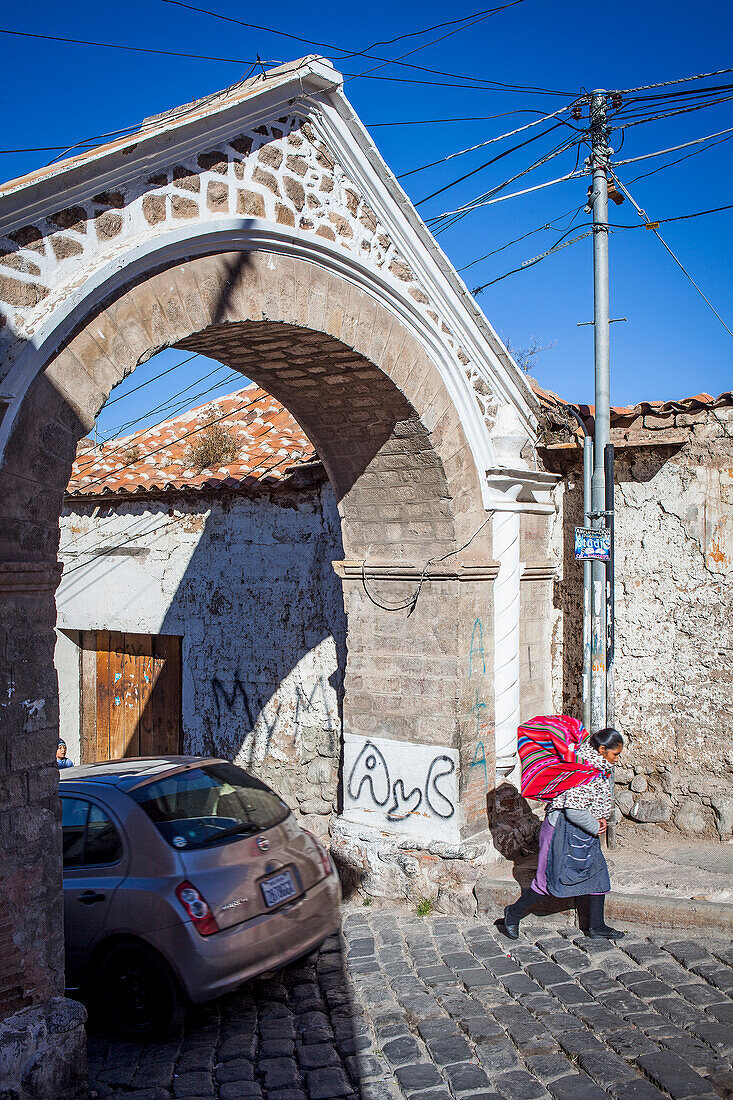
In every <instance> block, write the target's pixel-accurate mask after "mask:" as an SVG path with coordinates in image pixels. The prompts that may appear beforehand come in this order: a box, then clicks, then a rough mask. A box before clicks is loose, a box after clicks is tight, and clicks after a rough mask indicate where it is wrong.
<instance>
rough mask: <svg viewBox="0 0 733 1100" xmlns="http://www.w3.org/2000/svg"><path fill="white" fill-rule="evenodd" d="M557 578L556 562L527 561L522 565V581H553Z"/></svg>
mask: <svg viewBox="0 0 733 1100" xmlns="http://www.w3.org/2000/svg"><path fill="white" fill-rule="evenodd" d="M556 576H557V565H556V563H555V562H554V561H526V562H524V563H523V565H522V575H521V577H520V578H519V579H520V580H521V581H552V580H554V579H555V577H556Z"/></svg>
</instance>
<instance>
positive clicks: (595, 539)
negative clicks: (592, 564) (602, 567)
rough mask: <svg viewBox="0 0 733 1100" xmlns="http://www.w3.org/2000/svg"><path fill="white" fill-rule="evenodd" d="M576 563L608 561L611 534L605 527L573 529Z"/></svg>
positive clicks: (609, 557)
mask: <svg viewBox="0 0 733 1100" xmlns="http://www.w3.org/2000/svg"><path fill="white" fill-rule="evenodd" d="M575 558H576V561H610V559H611V532H610V531H609V530H608V529H607V528H606V527H576V528H575Z"/></svg>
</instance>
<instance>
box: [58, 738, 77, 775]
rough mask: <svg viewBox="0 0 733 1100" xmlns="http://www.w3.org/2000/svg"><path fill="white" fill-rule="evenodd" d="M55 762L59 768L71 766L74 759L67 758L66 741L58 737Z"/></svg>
mask: <svg viewBox="0 0 733 1100" xmlns="http://www.w3.org/2000/svg"><path fill="white" fill-rule="evenodd" d="M56 763H57V764H58V766H59V767H60V768H73V767H74V761H73V760H69V758H68V756H67V755H66V742H65V741H62V740H61V739H59V743H58V745H57V746H56Z"/></svg>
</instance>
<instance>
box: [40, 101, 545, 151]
mask: <svg viewBox="0 0 733 1100" xmlns="http://www.w3.org/2000/svg"><path fill="white" fill-rule="evenodd" d="M544 113H545V112H544V111H536V110H532V109H531V108H529V107H520V108H518V109H517V110H514V111H500V112H499V113H498V114H496V115H473V116H472V117H470V118H413V119H407V120H406V121H404V122H365V123H364V125H365V126H366V127H367V129H369V130H374V129H376V128H377V127H379V126H433V125H435V124H436V123H440V122H490V121H491V120H492V119H495V118H506V117H507V115H530V114H534V115H542V114H544ZM22 151H23V150H21V152H22ZM30 151H31V152H32V150H30Z"/></svg>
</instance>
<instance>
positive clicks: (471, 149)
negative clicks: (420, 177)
mask: <svg viewBox="0 0 733 1100" xmlns="http://www.w3.org/2000/svg"><path fill="white" fill-rule="evenodd" d="M572 106H573V104H572V103H570V104H568V105H566V106H565V107H560V108H559V110H557V111H553V113H552V114H550V115H543V116H542V118H535V119H533V120H532V122H527V123H525V125H524V126H518V127H517V128H516V130H509V131H508V133H506V134H500V135H499V136H498V137H493V138H488V139H487V140H486V141H480V142H479V143H478V144H477V145H469V146H468V148H467V149H459V150H458V152H456V153H448V155H447V156H445V157H441V158H440V160H433V161H431V162H430V163H429V164H423V165H421V166H420V167H419V168H412V169H410V171H409V172H403V173H402V175H401V176H398V177H397V179H398V180H403V179H406V178H407V177H408V176H414V175H415V173H416V172H424V171H425V170H426V169H427V168H435V166H436V165H438V164H445V163H446V162H447V161H449V160H453V159H454V158H455V157H462V156H464V155H465V154H466V153H473V152H475V151H476V150H477V149H485V148H486V146H487V145H495V144H496V142H497V141H504V140H505V139H506V138H510V137H515V136H516V135H517V134H521V133H524V131H525V130H531V129H532V127H533V126H539V125H540V124H541V123H543V122H550V121H551V119H553V118H557V116H558V115H560V114H562V113H563V111H568V110H570V108H571V107H572ZM551 129H554V127H551ZM545 133H549V130H546V131H545ZM516 148H521V146H516ZM512 151H513V150H512ZM489 163H492V162H489ZM476 171H480V169H476ZM466 178H468V177H464V179H466ZM458 182H461V181H458ZM450 186H453V185H452V184H451V185H450ZM429 197H430V198H433V196H432V195H431V196H429ZM423 201H424V202H426V201H427V199H424V200H423Z"/></svg>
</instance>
